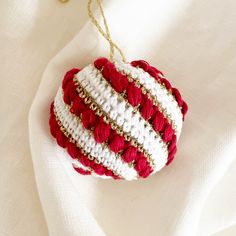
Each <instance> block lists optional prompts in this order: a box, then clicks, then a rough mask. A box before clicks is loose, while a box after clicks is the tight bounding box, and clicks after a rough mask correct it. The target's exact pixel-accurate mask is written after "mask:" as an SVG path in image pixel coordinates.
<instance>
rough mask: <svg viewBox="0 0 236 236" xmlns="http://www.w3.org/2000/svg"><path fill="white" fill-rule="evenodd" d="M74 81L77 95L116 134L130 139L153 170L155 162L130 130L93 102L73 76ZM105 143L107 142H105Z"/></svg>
mask: <svg viewBox="0 0 236 236" xmlns="http://www.w3.org/2000/svg"><path fill="white" fill-rule="evenodd" d="M74 82H75V84H76V85H77V91H78V93H79V96H80V97H81V98H82V99H84V102H85V104H87V105H89V107H90V108H91V110H93V111H94V112H95V114H96V115H98V116H100V117H101V116H103V120H104V122H105V123H107V124H110V125H111V128H112V130H115V131H116V132H117V134H119V135H122V136H123V137H124V139H125V140H126V141H130V142H131V145H133V146H134V147H137V148H138V150H139V151H140V152H142V153H143V154H144V156H145V157H146V158H147V161H148V162H149V164H150V166H151V167H152V168H153V170H155V164H154V161H153V159H152V156H151V155H150V154H149V153H148V152H147V150H145V149H144V147H143V145H141V144H139V143H138V141H137V139H136V138H134V137H132V136H131V134H130V132H124V131H123V130H122V129H121V127H119V126H118V125H117V124H116V122H115V121H114V120H112V119H111V118H110V117H109V116H108V115H107V114H106V113H105V112H104V111H103V109H102V108H101V107H100V106H99V105H98V104H97V103H96V102H95V100H94V99H93V98H92V97H91V96H90V95H89V94H88V93H87V92H86V91H85V89H84V88H83V87H82V85H81V84H80V83H79V82H78V81H77V80H76V79H75V78H74ZM106 145H107V144H106ZM130 164H131V165H132V166H133V165H134V161H133V162H131V163H130Z"/></svg>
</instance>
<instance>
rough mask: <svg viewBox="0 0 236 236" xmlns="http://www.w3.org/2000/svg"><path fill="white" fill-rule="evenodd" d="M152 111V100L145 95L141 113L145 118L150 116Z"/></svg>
mask: <svg viewBox="0 0 236 236" xmlns="http://www.w3.org/2000/svg"><path fill="white" fill-rule="evenodd" d="M153 113H154V109H153V102H152V101H151V100H150V99H149V98H148V97H147V96H146V95H145V98H144V104H143V105H142V109H141V115H142V117H143V118H144V119H145V120H148V119H149V118H151V116H152V115H153Z"/></svg>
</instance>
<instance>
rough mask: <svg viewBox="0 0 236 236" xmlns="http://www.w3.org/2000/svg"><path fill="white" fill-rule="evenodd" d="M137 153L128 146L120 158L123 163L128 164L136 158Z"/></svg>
mask: <svg viewBox="0 0 236 236" xmlns="http://www.w3.org/2000/svg"><path fill="white" fill-rule="evenodd" d="M137 153H138V148H136V147H133V146H130V147H128V148H127V149H126V150H125V151H124V153H123V155H122V158H123V160H124V161H125V162H128V163H129V162H131V161H133V160H135V159H136V158H137Z"/></svg>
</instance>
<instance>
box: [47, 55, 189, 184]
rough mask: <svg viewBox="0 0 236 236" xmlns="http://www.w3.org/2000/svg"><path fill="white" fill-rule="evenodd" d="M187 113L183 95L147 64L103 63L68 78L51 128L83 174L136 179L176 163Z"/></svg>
mask: <svg viewBox="0 0 236 236" xmlns="http://www.w3.org/2000/svg"><path fill="white" fill-rule="evenodd" d="M187 109H188V107H187V104H186V103H185V102H184V101H183V99H182V97H181V94H180V92H179V90H177V89H176V88H173V87H172V86H171V84H170V83H169V81H168V80H167V79H166V78H165V77H164V75H163V74H162V73H161V72H160V71H159V70H158V69H156V68H154V67H152V66H150V65H149V64H148V63H147V62H146V61H143V60H139V61H133V62H132V63H130V64H129V63H121V62H119V63H118V62H114V63H113V62H111V61H109V60H108V59H107V58H98V59H96V60H95V61H94V63H93V64H92V65H89V66H87V67H85V68H84V69H82V70H79V69H76V68H74V69H72V70H70V71H68V72H67V73H66V74H65V76H64V79H63V81H62V86H61V88H59V90H58V93H57V95H56V98H55V99H54V102H53V103H52V104H51V106H50V119H49V126H50V132H51V134H52V136H53V137H55V138H56V141H57V143H58V145H59V146H61V147H63V148H66V150H67V152H68V154H69V155H70V156H71V158H72V159H73V160H74V161H77V162H78V163H79V166H76V165H74V164H73V167H74V169H75V170H76V171H77V172H78V173H80V174H82V175H90V174H91V175H94V176H97V177H101V178H113V179H126V180H133V179H137V178H147V177H148V176H150V175H151V174H153V173H155V172H156V171H159V170H160V169H162V168H163V167H164V166H165V165H169V164H170V163H171V162H172V161H173V159H174V156H175V153H176V151H177V148H176V143H177V140H178V138H179V135H180V131H181V128H182V122H183V119H184V115H185V114H186V112H187ZM173 124H175V125H173Z"/></svg>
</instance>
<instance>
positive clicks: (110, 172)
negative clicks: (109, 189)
mask: <svg viewBox="0 0 236 236" xmlns="http://www.w3.org/2000/svg"><path fill="white" fill-rule="evenodd" d="M105 175H106V176H113V172H112V171H111V170H106V171H105Z"/></svg>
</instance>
